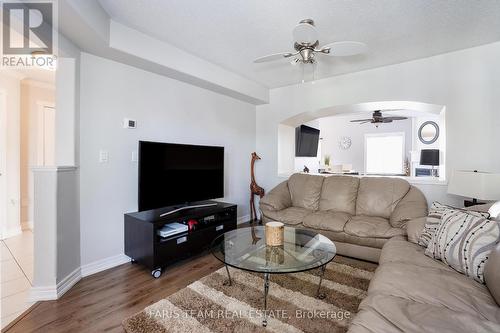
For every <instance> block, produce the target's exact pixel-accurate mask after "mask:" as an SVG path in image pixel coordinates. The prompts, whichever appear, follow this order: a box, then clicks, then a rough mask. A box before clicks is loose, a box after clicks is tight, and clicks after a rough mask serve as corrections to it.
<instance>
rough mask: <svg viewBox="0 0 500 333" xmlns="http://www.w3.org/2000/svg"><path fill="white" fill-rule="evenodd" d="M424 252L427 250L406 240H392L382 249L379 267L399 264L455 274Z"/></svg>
mask: <svg viewBox="0 0 500 333" xmlns="http://www.w3.org/2000/svg"><path fill="white" fill-rule="evenodd" d="M424 252H425V248H423V247H421V246H419V245H418V244H414V243H411V242H407V241H406V240H404V239H397V238H392V239H390V240H389V241H388V242H387V243H386V244H385V245H384V248H383V249H382V253H381V254H380V259H379V265H383V264H385V263H389V262H399V263H403V264H411V265H415V266H421V267H428V268H433V269H442V270H445V271H451V272H453V269H452V268H451V267H449V266H447V265H445V264H443V263H442V262H441V261H438V260H434V259H432V258H429V257H427V256H426V255H425V254H424Z"/></svg>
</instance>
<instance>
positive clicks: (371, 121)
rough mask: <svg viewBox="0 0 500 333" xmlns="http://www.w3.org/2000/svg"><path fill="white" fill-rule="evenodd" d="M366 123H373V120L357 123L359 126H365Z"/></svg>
mask: <svg viewBox="0 0 500 333" xmlns="http://www.w3.org/2000/svg"><path fill="white" fill-rule="evenodd" d="M367 123H375V122H374V121H373V120H368V121H363V122H361V123H359V124H360V125H363V124H367Z"/></svg>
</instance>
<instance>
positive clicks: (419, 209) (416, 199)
mask: <svg viewBox="0 0 500 333" xmlns="http://www.w3.org/2000/svg"><path fill="white" fill-rule="evenodd" d="M423 216H427V200H426V199H425V196H424V194H423V193H422V192H421V191H420V190H419V189H418V188H416V187H415V186H412V187H410V190H409V191H408V193H406V195H405V196H404V197H403V198H402V199H401V200H400V201H399V202H398V204H397V205H396V207H395V208H394V211H393V212H392V214H391V218H390V223H391V225H392V226H393V227H395V228H404V226H405V224H406V223H407V221H409V220H411V219H416V218H418V217H423Z"/></svg>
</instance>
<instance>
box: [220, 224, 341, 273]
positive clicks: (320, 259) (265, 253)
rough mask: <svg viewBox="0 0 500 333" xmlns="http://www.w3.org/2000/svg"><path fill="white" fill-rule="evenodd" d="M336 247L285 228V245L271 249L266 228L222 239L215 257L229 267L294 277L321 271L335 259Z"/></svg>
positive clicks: (234, 232) (305, 232)
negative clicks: (292, 275) (306, 272)
mask: <svg viewBox="0 0 500 333" xmlns="http://www.w3.org/2000/svg"><path fill="white" fill-rule="evenodd" d="M336 252H337V250H336V248H335V244H333V242H332V241H331V240H329V239H328V238H326V237H325V236H323V235H321V234H318V233H317V232H314V231H312V230H305V229H295V228H291V227H285V230H284V244H283V245H282V246H267V245H266V238H265V232H264V226H255V227H249V228H240V229H235V230H231V231H229V232H226V233H225V234H223V235H220V236H218V237H217V238H215V239H214V241H213V243H212V253H213V254H214V256H215V257H216V258H217V259H219V260H220V261H222V262H223V263H225V264H226V265H228V266H232V267H236V268H239V269H243V270H248V271H252V272H259V273H293V272H301V271H307V270H310V269H314V268H318V267H321V266H323V265H325V264H327V263H329V262H330V261H332V260H333V258H334V257H335V254H336Z"/></svg>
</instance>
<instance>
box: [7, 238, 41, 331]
mask: <svg viewBox="0 0 500 333" xmlns="http://www.w3.org/2000/svg"><path fill="white" fill-rule="evenodd" d="M0 248H1V253H0V261H1V274H0V275H1V287H0V296H1V298H2V302H1V310H0V311H1V327H2V328H4V327H5V326H7V325H8V324H9V323H10V322H11V321H12V320H14V319H15V318H16V317H17V316H19V315H20V314H21V313H23V312H24V311H26V310H27V309H28V308H29V307H30V306H31V305H32V304H33V303H29V302H27V299H28V294H29V290H30V288H31V285H32V282H33V233H32V232H31V231H30V230H27V231H23V233H22V234H21V235H18V236H14V237H11V238H7V239H4V240H2V241H0Z"/></svg>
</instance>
